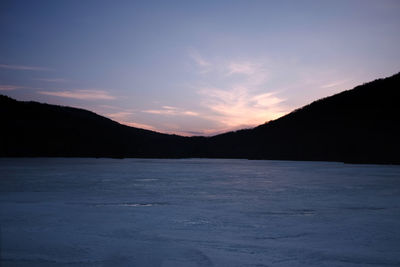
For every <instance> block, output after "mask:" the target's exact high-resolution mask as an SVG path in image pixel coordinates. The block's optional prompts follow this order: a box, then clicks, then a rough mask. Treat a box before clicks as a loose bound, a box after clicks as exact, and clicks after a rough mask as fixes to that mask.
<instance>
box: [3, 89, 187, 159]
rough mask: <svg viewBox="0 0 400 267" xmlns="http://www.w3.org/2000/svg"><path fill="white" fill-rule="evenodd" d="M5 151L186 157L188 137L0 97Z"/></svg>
mask: <svg viewBox="0 0 400 267" xmlns="http://www.w3.org/2000/svg"><path fill="white" fill-rule="evenodd" d="M0 123H1V128H2V130H1V133H0V140H1V141H0V156H3V157H4V156H12V157H14V156H24V157H31V156H40V157H52V156H63V157H181V156H182V155H185V153H183V151H181V149H182V148H184V147H186V141H187V138H185V137H181V136H177V135H168V134H161V133H157V132H153V131H148V130H143V129H138V128H133V127H129V126H125V125H122V124H119V123H117V122H115V121H112V120H110V119H107V118H105V117H102V116H99V115H97V114H95V113H93V112H90V111H87V110H83V109H78V108H71V107H62V106H56V105H48V104H40V103H37V102H20V101H16V100H14V99H11V98H9V97H6V96H0Z"/></svg>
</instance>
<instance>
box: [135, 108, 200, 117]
mask: <svg viewBox="0 0 400 267" xmlns="http://www.w3.org/2000/svg"><path fill="white" fill-rule="evenodd" d="M142 112H144V113H150V114H158V115H169V116H198V115H199V114H198V113H197V112H194V111H190V110H184V109H181V108H177V107H172V106H162V107H161V109H148V110H143V111H142Z"/></svg>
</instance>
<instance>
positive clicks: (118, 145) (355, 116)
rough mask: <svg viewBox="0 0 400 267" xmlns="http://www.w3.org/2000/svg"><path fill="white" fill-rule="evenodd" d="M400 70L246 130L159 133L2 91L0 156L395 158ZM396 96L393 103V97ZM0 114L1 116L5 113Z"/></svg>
mask: <svg viewBox="0 0 400 267" xmlns="http://www.w3.org/2000/svg"><path fill="white" fill-rule="evenodd" d="M398 99H400V73H398V74H395V75H393V76H391V77H388V78H383V79H377V80H374V81H372V82H368V83H364V84H363V85H359V86H356V87H355V88H353V89H350V90H346V91H343V92H340V93H338V94H335V95H332V96H329V97H325V98H322V99H319V100H316V101H314V102H312V103H310V104H308V105H305V106H303V107H301V108H299V109H296V110H294V111H292V112H290V113H289V114H287V115H284V116H282V117H280V118H278V119H276V120H272V121H269V122H267V123H264V124H262V125H259V126H256V127H254V128H251V129H243V130H238V131H233V132H227V133H223V134H219V135H215V136H211V137H204V136H193V137H183V136H179V135H171V134H164V133H159V132H154V131H150V130H145V129H140V128H135V127H130V126H126V125H123V124H120V123H118V122H115V121H113V120H111V119H108V118H105V117H103V116H100V115H98V114H96V113H94V112H91V111H88V110H85V109H78V108H71V107H63V106H56V105H50V104H41V103H37V102H33V101H29V102H22V101H17V100H14V99H12V98H9V97H7V96H0V114H3V115H1V117H0V123H1V124H2V125H3V127H2V128H3V129H4V130H2V131H1V133H0V137H1V140H2V141H1V142H0V156H1V157H9V156H11V157H21V156H30V157H34V156H50V157H53V156H65V157H77V156H83V157H116V158H123V157H139V158H141V157H146V158H186V157H207V158H247V159H280V160H323V161H342V162H354V163H392V164H400V156H399V153H398V151H400V142H399V138H398V136H400V120H399V114H400V108H399V105H398V103H397V102H398ZM396 101H397V102H396ZM4 115H5V116H4Z"/></svg>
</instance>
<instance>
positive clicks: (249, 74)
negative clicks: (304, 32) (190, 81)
mask: <svg viewBox="0 0 400 267" xmlns="http://www.w3.org/2000/svg"><path fill="white" fill-rule="evenodd" d="M208 74H209V75H210V77H204V78H205V79H206V80H205V81H204V83H205V84H208V85H211V86H199V87H197V88H199V89H198V90H197V93H198V94H199V95H200V103H201V104H202V106H203V107H205V108H206V109H207V110H208V111H206V112H204V114H202V116H201V117H203V118H205V119H207V120H212V121H214V122H215V123H216V124H218V125H219V127H218V128H216V129H213V130H212V129H210V130H209V132H212V131H213V132H214V133H218V132H220V131H222V130H224V131H225V130H234V129H239V128H246V127H253V126H256V125H259V124H261V123H264V122H266V121H269V120H271V119H276V118H278V117H280V116H282V115H284V114H286V113H287V108H286V107H285V106H284V104H283V102H284V101H285V100H286V99H285V98H283V97H280V96H279V92H278V91H276V90H271V89H272V88H268V86H267V84H268V78H269V72H268V70H267V68H265V66H263V65H262V64H259V63H257V62H254V61H250V60H247V61H229V62H222V63H221V62H220V63H219V64H218V66H216V67H215V68H213V73H211V72H210V73H208ZM213 75H214V77H215V75H217V76H218V75H222V76H223V77H225V78H224V80H223V85H221V83H220V82H218V80H217V81H215V84H214V85H213V84H212V83H211V82H210V81H214V80H213V79H212V78H211V77H213Z"/></svg>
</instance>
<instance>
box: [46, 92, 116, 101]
mask: <svg viewBox="0 0 400 267" xmlns="http://www.w3.org/2000/svg"><path fill="white" fill-rule="evenodd" d="M38 93H39V94H42V95H51V96H58V97H66V98H74V99H81V100H110V99H115V97H114V96H112V95H110V94H109V93H108V92H106V91H103V90H92V89H84V90H69V91H39V92H38Z"/></svg>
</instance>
